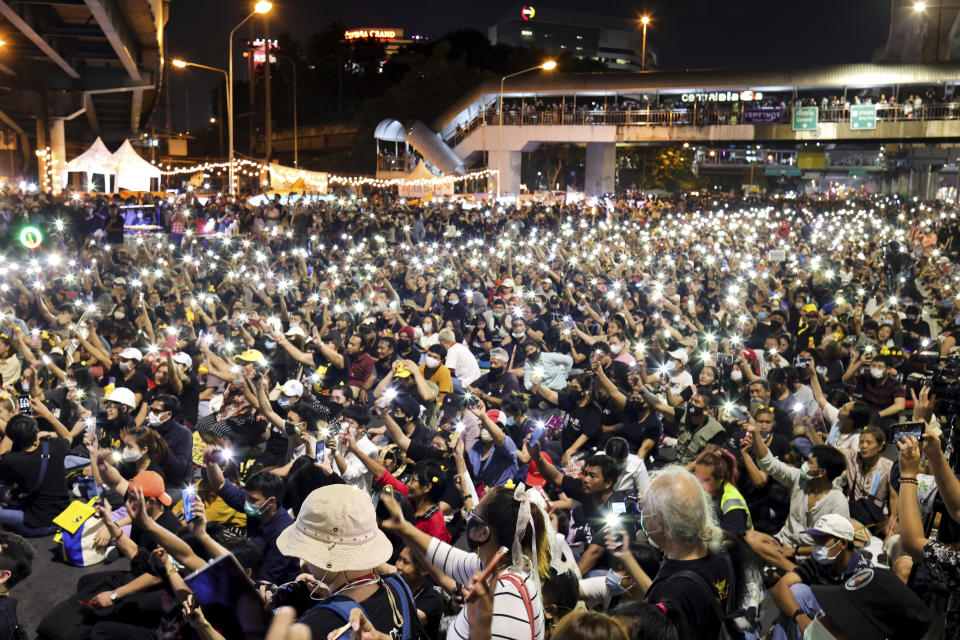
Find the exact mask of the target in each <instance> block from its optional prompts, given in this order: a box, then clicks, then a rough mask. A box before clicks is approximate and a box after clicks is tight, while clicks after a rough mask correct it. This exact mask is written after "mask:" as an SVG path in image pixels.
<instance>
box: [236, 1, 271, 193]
mask: <svg viewBox="0 0 960 640" xmlns="http://www.w3.org/2000/svg"><path fill="white" fill-rule="evenodd" d="M272 8H273V3H271V2H267V0H260V2H258V3H257V4H255V5H254V7H253V11H251V12H250V15H248V16H247V17H246V18H244V19H243V20H241V21H240V24H238V25H237V26H235V27H234V28H233V29H231V31H230V42H229V47H228V49H229V56H230V62H229V65H228V67H227V68H228V69H229V73H228V75H227V131H228V132H229V133H228V134H227V138H228V139H229V140H228V145H229V147H230V153H229V154H228V155H229V167H228V169H229V171H228V176H229V177H228V180H229V181H230V188H229V189H228V190H227V191H228V192H229V193H230V195H236V193H237V191H236V185H235V183H234V180H233V35H234V34H235V33H236V32H237V29H239V28H240V27H242V26H243V25H245V24H246V23H247V21H248V20H250V18H252V17H253V16H255V15H257V14H258V13H267V12H268V11H270V9H272ZM267 49H268V51H269V47H267ZM267 55H268V56H269V55H270V54H269V52H268V53H267ZM268 61H269V60H268ZM250 108H251V109H253V105H250Z"/></svg>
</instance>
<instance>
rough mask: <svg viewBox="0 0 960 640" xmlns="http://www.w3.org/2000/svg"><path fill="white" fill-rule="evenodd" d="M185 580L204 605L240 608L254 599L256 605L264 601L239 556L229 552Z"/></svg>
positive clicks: (239, 609) (232, 608) (253, 602)
mask: <svg viewBox="0 0 960 640" xmlns="http://www.w3.org/2000/svg"><path fill="white" fill-rule="evenodd" d="M183 580H184V582H186V583H187V586H188V587H190V589H191V590H193V594H194V597H195V598H196V599H197V602H198V603H199V604H200V606H201V607H207V606H214V605H219V606H221V607H226V608H227V609H228V610H230V611H237V612H240V611H243V610H244V609H245V608H246V607H248V606H250V605H251V603H252V604H253V605H254V606H256V603H257V602H259V601H260V595H259V594H258V593H257V591H256V588H255V587H254V585H253V582H252V581H251V580H250V578H248V577H247V574H246V573H245V572H244V570H243V569H242V568H241V567H240V563H239V562H237V560H236V558H234V557H233V555H231V554H229V553H225V554H224V555H222V556H220V557H219V558H217V559H216V560H214V561H213V562H211V563H210V564H207V565H206V566H204V567H203V568H202V569H198V570H197V571H194V572H193V573H191V574H190V575H188V576H187V577H186V578H184V579H183ZM241 619H242V616H241Z"/></svg>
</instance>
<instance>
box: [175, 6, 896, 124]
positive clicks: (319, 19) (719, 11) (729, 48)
mask: <svg viewBox="0 0 960 640" xmlns="http://www.w3.org/2000/svg"><path fill="white" fill-rule="evenodd" d="M252 4H253V3H252V2H247V1H246V0H173V1H172V2H171V7H170V21H169V23H168V25H167V38H168V51H169V53H170V55H171V56H174V57H178V56H179V57H185V58H187V59H190V60H192V61H195V62H200V63H202V64H208V65H212V66H222V67H226V64H227V34H228V33H229V31H230V29H232V28H233V27H234V26H235V25H236V23H237V22H239V21H240V20H242V19H243V17H244V16H245V15H246V11H247V10H248V7H249V6H252ZM519 4H522V3H516V2H511V1H509V0H485V1H484V2H462V1H454V2H450V1H449V0H448V2H446V3H443V2H424V1H422V0H410V1H407V2H397V1H396V0H389V1H388V0H357V1H354V2H337V3H334V2H321V1H320V0H275V2H274V8H273V11H272V12H271V27H270V29H271V35H272V36H274V35H276V34H278V33H281V32H283V31H287V32H289V33H291V34H292V35H293V37H294V38H296V39H298V40H300V41H301V42H302V41H305V40H306V39H307V38H308V37H309V36H310V34H312V33H314V32H316V31H319V30H321V29H322V28H323V27H324V26H325V25H326V24H327V23H328V22H330V21H331V20H341V21H343V22H344V23H346V25H347V26H348V27H400V28H402V29H404V31H405V35H412V34H414V33H420V34H423V35H426V36H429V37H430V38H432V39H436V38H439V37H441V36H443V35H444V34H445V33H447V32H448V31H451V30H453V29H459V28H475V29H478V30H480V31H482V32H484V33H486V29H487V27H489V26H491V25H492V24H495V23H497V22H499V21H500V20H501V19H502V18H503V17H504V15H506V14H507V13H508V12H510V11H511V10H512V9H514V8H515V7H518V6H519ZM533 4H534V6H537V4H536V3H533ZM541 6H542V7H547V6H549V7H553V8H557V9H566V10H570V11H583V10H584V9H588V10H590V11H592V12H595V13H600V14H608V15H612V16H618V17H630V16H634V17H635V16H638V15H640V14H642V13H645V12H646V13H649V14H650V15H651V16H652V17H653V19H654V23H653V24H652V25H651V27H650V30H649V31H648V42H649V45H650V46H652V47H655V48H656V49H657V50H658V52H659V54H660V66H661V68H665V69H669V68H673V69H677V68H706V67H711V68H720V67H725V68H745V67H754V68H756V67H766V68H769V67H774V68H775V67H777V66H797V65H803V64H829V63H840V62H868V61H870V58H871V56H872V54H873V52H874V50H875V49H876V48H878V47H880V46H881V45H882V44H883V43H884V42H885V41H886V38H887V31H888V29H889V20H890V17H889V15H890V2H889V0H804V1H803V2H783V1H776V2H759V1H758V0H749V1H747V0H720V1H718V0H661V1H659V2H657V1H653V0H651V1H650V2H647V3H646V4H643V3H642V2H627V1H622V0H594V1H592V2H589V3H587V2H583V0H581V1H578V2H574V1H571V0H550V1H549V2H545V3H542V4H541ZM246 30H247V27H246V26H244V27H243V28H242V29H241V30H240V32H238V33H240V34H241V35H246ZM238 42H239V39H238V41H237V42H235V43H234V46H235V47H236V46H238ZM214 82H216V78H215V77H213V74H211V75H210V76H205V75H204V74H203V73H201V72H198V71H190V72H180V73H177V74H176V75H175V78H174V80H173V81H172V82H171V88H172V90H173V94H172V95H174V96H175V97H174V98H173V99H172V111H173V118H174V126H176V127H183V126H184V125H185V124H186V117H185V107H184V105H185V99H184V97H183V93H184V89H186V88H189V90H190V96H191V109H190V112H191V124H192V125H193V127H194V128H196V127H197V126H198V125H199V124H200V122H201V121H202V120H206V118H207V116H208V115H209V113H210V107H209V99H208V95H207V91H208V90H209V87H211V86H212V85H213V83H214Z"/></svg>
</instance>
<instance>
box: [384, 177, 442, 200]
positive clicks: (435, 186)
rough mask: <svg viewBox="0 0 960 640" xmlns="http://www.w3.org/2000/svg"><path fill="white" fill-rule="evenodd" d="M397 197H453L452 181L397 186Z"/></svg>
mask: <svg viewBox="0 0 960 640" xmlns="http://www.w3.org/2000/svg"><path fill="white" fill-rule="evenodd" d="M397 195H398V196H400V197H401V198H434V197H438V196H452V195H453V181H452V180H435V181H427V180H423V181H421V180H417V181H416V182H408V183H401V184H398V185H397Z"/></svg>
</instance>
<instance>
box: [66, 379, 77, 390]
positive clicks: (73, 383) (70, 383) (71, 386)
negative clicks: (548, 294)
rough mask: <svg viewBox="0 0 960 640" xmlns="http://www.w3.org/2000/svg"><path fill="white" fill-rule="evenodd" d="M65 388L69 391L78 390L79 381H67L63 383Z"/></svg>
mask: <svg viewBox="0 0 960 640" xmlns="http://www.w3.org/2000/svg"><path fill="white" fill-rule="evenodd" d="M63 386H65V387H66V388H67V389H76V388H77V381H76V380H67V381H66V382H64V383H63Z"/></svg>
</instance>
